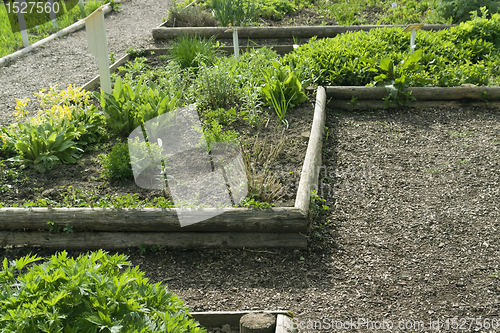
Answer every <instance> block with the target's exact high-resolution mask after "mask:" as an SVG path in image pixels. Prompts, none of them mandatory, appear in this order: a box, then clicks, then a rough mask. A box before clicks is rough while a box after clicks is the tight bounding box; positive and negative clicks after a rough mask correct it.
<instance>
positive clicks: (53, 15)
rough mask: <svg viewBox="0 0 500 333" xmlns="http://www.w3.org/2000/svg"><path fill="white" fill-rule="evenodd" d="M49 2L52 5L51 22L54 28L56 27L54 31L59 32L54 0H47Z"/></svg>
mask: <svg viewBox="0 0 500 333" xmlns="http://www.w3.org/2000/svg"><path fill="white" fill-rule="evenodd" d="M47 2H48V3H50V20H51V21H52V26H53V27H54V31H55V32H57V21H56V13H55V12H54V10H53V9H54V0H47ZM59 9H60V8H59Z"/></svg>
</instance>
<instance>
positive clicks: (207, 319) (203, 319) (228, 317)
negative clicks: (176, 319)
mask: <svg viewBox="0 0 500 333" xmlns="http://www.w3.org/2000/svg"><path fill="white" fill-rule="evenodd" d="M250 312H264V313H270V314H272V315H286V313H287V312H286V311H225V312H222V311H221V312H190V314H191V315H192V316H193V318H194V319H195V320H196V321H197V322H199V323H200V325H201V326H203V327H221V326H222V325H225V324H228V325H230V326H232V327H238V326H239V325H240V318H241V317H243V316H244V315H246V314H249V313H250Z"/></svg>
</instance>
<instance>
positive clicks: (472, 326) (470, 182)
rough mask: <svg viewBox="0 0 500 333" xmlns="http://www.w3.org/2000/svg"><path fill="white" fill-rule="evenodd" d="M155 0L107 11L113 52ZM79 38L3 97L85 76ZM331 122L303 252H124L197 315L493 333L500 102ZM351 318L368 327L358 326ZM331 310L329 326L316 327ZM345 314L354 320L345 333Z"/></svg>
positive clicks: (14, 82)
mask: <svg viewBox="0 0 500 333" xmlns="http://www.w3.org/2000/svg"><path fill="white" fill-rule="evenodd" d="M158 3H159V2H155V1H147V0H144V1H141V2H140V5H139V3H138V2H137V3H136V2H130V3H125V4H124V5H123V6H122V7H123V12H122V13H118V14H112V16H110V19H107V21H106V25H107V27H108V31H109V33H110V37H108V39H109V40H110V44H111V45H114V46H111V47H110V49H111V50H117V52H118V51H119V50H122V51H123V50H125V49H126V48H127V47H128V46H133V47H136V48H137V47H138V46H143V47H146V46H148V45H147V43H148V39H147V38H150V37H149V36H150V30H149V28H148V29H146V28H145V25H144V24H143V23H144V22H150V25H151V28H152V27H154V26H155V25H156V24H157V23H158V22H160V21H161V16H162V14H161V13H158V11H157V10H147V7H146V6H153V4H156V5H157V4H158ZM134 6H135V7H134ZM142 6H145V7H144V8H143V7H142ZM132 8H141V10H136V11H135V12H136V13H137V14H138V15H141V14H142V15H144V16H145V17H146V16H147V18H145V19H144V20H143V21H142V22H137V23H135V24H132V25H130V24H128V25H129V26H130V28H131V27H132V26H134V27H140V28H141V29H145V30H144V34H143V35H142V32H141V33H138V34H137V35H136V34H135V30H125V28H123V27H124V26H123V25H122V26H120V27H119V26H118V23H119V21H125V22H126V20H121V18H123V17H126V16H127V15H134V14H133V12H132V11H129V9H130V10H131V9H132ZM135 12H134V13H135ZM120 15H123V16H120ZM155 15H157V16H158V18H155ZM113 23H115V24H116V25H115V29H116V30H114V32H113V30H110V27H111V26H113ZM120 29H123V30H120ZM131 29H132V28H131ZM84 35H85V32H84V31H83V32H78V33H76V34H74V36H70V37H67V38H66V39H61V40H58V41H56V42H53V43H51V44H49V45H48V46H47V48H46V49H44V50H40V51H37V52H36V53H34V54H32V55H29V56H27V57H26V58H24V59H22V60H19V61H17V62H16V65H17V66H18V67H17V69H16V68H15V67H13V66H12V65H11V66H10V67H7V68H3V69H0V71H1V73H2V77H5V80H2V83H1V84H2V86H1V87H0V91H2V93H3V95H2V97H1V98H2V99H1V102H0V107H3V108H5V106H7V104H6V103H7V101H8V103H12V98H13V97H24V96H25V95H26V94H27V93H33V92H36V91H38V90H39V88H41V87H44V86H48V85H50V84H55V83H59V84H60V86H64V85H65V84H67V83H70V82H75V80H80V81H78V82H77V83H82V82H85V81H87V80H88V79H90V78H91V77H93V76H94V75H95V73H96V71H97V69H96V68H94V67H96V66H94V65H95V64H94V62H92V59H91V57H90V56H89V55H88V54H87V53H86V49H85V48H86V41H85V36H84ZM111 36H121V37H120V38H122V39H119V41H117V40H118V37H116V38H117V39H114V38H111ZM141 36H142V37H141ZM144 36H146V37H147V38H146V37H144ZM73 38H75V39H73ZM112 40H114V41H112ZM140 43H143V44H142V45H141V44H140ZM70 44H71V45H72V46H71V45H70ZM80 44H81V45H80ZM75 45H80V47H81V48H78V50H79V51H75V50H76V49H77V47H76V46H75ZM113 48H114V49H113ZM120 52H121V51H120ZM75 56H78V58H79V60H78V62H75V63H73V62H71V63H73V64H74V66H69V65H70V64H71V63H70V62H68V63H66V62H64V61H61V63H65V64H67V66H68V67H64V68H71V69H68V70H67V72H66V70H64V71H63V70H62V69H61V67H59V68H58V67H57V66H54V65H51V64H54V63H55V62H56V60H58V59H59V58H61V60H62V58H64V59H66V60H69V61H74V59H75ZM71 59H73V60H71ZM89 62H90V64H89ZM42 65H44V66H45V67H44V70H43V71H39V70H38V68H41V66H42ZM65 66H66V65H65ZM75 66H80V67H78V68H77V69H75ZM87 66H88V67H87ZM22 68H28V71H27V73H25V71H24V70H20V71H19V70H18V69H22ZM89 68H92V71H94V72H89ZM40 73H43V75H41V74H40ZM16 75H17V77H16ZM24 80H25V81H24ZM21 87H22V88H21ZM5 88H7V89H8V90H6V89H5ZM16 89H18V90H16ZM5 92H7V94H6V93H5ZM6 95H8V96H7V97H5V96H6ZM8 105H9V106H10V107H11V108H12V109H13V105H14V104H8ZM2 117H3V118H2V119H3V121H4V122H5V121H6V120H8V119H9V118H7V117H9V115H5V114H2ZM326 126H327V127H328V130H329V134H328V140H327V142H326V143H325V149H324V153H323V164H324V166H325V168H324V169H322V171H321V172H322V173H321V175H320V184H322V187H321V186H320V189H319V193H320V194H322V195H323V197H324V198H325V199H326V202H325V203H324V204H326V205H328V206H329V207H330V209H329V211H328V212H327V214H326V215H323V216H320V217H317V218H316V220H315V222H314V224H313V229H312V231H311V233H310V235H309V238H310V245H309V248H308V250H305V251H299V250H293V249H291V250H284V249H278V250H276V249H241V250H198V251H165V250H161V251H157V252H153V251H149V252H148V253H145V254H141V253H140V252H139V250H138V249H135V248H134V249H127V250H124V252H125V253H126V254H128V255H129V256H130V260H131V262H132V263H133V264H134V265H140V268H141V269H142V270H143V271H145V272H146V274H147V276H148V277H149V278H150V280H151V282H157V281H163V282H164V283H166V284H167V285H168V287H169V289H170V290H171V291H172V292H175V293H177V294H178V295H179V296H180V297H181V298H182V299H184V300H185V301H186V302H187V304H188V305H189V306H190V307H191V308H192V309H193V310H194V311H209V310H211V311H229V310H257V309H261V310H280V309H285V310H291V311H293V312H294V313H295V316H296V318H297V319H298V320H299V321H301V322H302V325H303V326H304V327H307V326H308V325H309V327H311V325H312V323H308V321H313V320H316V321H319V322H321V323H322V324H323V325H322V326H321V327H319V326H317V327H316V329H312V328H310V329H307V328H306V329H303V330H301V331H302V332H317V331H324V332H333V331H335V332H352V331H357V332H376V331H391V332H436V331H437V330H435V329H431V324H430V322H429V321H430V320H431V321H434V323H433V325H436V321H437V320H438V319H439V324H440V328H441V331H446V332H456V331H458V330H460V332H473V331H478V332H495V331H499V329H498V328H497V329H493V328H487V329H484V328H483V329H481V328H479V326H478V323H481V324H483V323H485V322H486V319H488V320H489V322H490V325H491V323H496V324H497V325H500V324H498V321H499V320H500V278H499V273H500V267H499V263H500V260H499V259H500V248H499V246H500V232H499V228H500V212H499V207H500V143H499V142H500V111H499V110H498V109H489V108H487V107H467V106H464V107H454V108H427V109H405V108H403V109H399V110H388V111H373V112H347V111H342V112H340V111H338V110H336V109H335V108H334V106H332V105H330V106H329V109H328V118H327V124H326ZM298 171H299V170H298ZM325 172H326V174H325ZM29 252H36V253H38V254H39V255H42V256H48V255H51V254H53V253H54V252H53V251H49V250H44V249H34V248H16V249H10V250H8V251H7V250H1V252H0V253H2V255H3V256H5V257H7V258H9V259H14V258H17V257H19V256H22V255H25V254H27V253H29ZM70 254H74V255H77V254H78V252H75V251H71V252H70ZM454 317H456V318H458V320H457V323H456V324H454V322H453V320H451V318H454ZM359 318H365V320H366V321H370V322H371V323H367V324H364V325H360V323H362V319H359ZM472 318H481V319H480V320H478V321H476V319H474V322H472ZM447 319H448V320H449V321H448V322H446V320H447ZM334 320H335V321H339V322H335V324H336V325H337V328H338V329H333V328H328V327H327V326H326V325H325V324H327V323H329V322H331V321H334ZM360 320H361V321H360ZM340 321H342V322H343V324H340ZM346 321H347V322H351V321H352V322H353V323H356V325H358V326H354V327H349V329H346V324H345V322H346ZM383 321H384V323H385V325H386V326H384V328H386V329H385V330H384V329H380V325H382V322H383ZM319 322H318V323H319ZM318 323H317V324H318ZM389 323H392V325H393V326H392V329H387V328H388V324H389ZM447 325H448V326H447ZM342 327H343V328H342ZM490 327H491V326H490ZM319 328H321V330H320V329H319ZM377 328H378V329H377Z"/></svg>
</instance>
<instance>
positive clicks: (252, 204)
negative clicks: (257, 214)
mask: <svg viewBox="0 0 500 333" xmlns="http://www.w3.org/2000/svg"><path fill="white" fill-rule="evenodd" d="M239 206H241V207H246V208H257V209H268V208H272V207H274V204H270V203H268V202H261V201H257V200H255V199H254V198H249V197H247V198H245V199H243V201H242V202H241V203H240V204H239ZM236 207H238V205H237V206H236Z"/></svg>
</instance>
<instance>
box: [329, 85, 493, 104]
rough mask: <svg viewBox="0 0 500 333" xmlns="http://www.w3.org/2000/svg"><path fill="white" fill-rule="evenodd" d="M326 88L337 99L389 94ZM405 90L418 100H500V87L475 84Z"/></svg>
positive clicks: (379, 90)
mask: <svg viewBox="0 0 500 333" xmlns="http://www.w3.org/2000/svg"><path fill="white" fill-rule="evenodd" d="M325 89H326V94H327V96H328V97H329V98H333V99H335V100H351V99H352V97H356V98H357V99H358V100H381V99H382V98H383V97H385V96H387V94H388V93H387V90H386V89H385V88H384V87H361V86H334V87H332V86H330V87H325ZM404 91H405V92H407V91H411V95H412V96H413V97H415V98H416V99H417V101H456V100H463V99H469V100H478V101H485V100H488V101H498V100H500V87H487V86H475V85H463V86H459V87H414V88H407V89H405V90H404Z"/></svg>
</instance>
